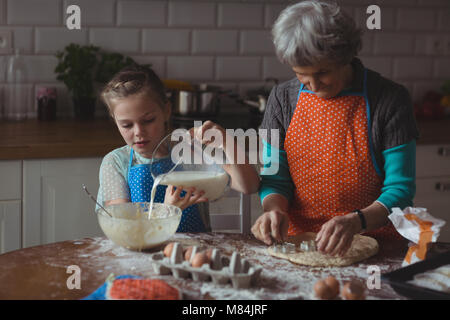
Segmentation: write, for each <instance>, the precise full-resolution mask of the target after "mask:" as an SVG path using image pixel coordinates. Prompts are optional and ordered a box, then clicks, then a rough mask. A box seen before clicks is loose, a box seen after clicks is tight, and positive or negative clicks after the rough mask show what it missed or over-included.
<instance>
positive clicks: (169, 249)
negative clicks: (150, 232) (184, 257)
mask: <svg viewBox="0 0 450 320" xmlns="http://www.w3.org/2000/svg"><path fill="white" fill-rule="evenodd" d="M174 244H175V242H171V243H169V244H168V245H166V247H165V248H164V251H163V252H164V255H165V256H166V257H170V255H171V254H172V249H173V245H174Z"/></svg>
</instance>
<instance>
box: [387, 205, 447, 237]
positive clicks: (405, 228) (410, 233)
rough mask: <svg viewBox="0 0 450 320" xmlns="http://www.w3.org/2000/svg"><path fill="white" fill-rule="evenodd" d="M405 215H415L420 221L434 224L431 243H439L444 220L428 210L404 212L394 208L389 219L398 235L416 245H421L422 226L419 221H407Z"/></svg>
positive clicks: (412, 209) (415, 209)
mask: <svg viewBox="0 0 450 320" xmlns="http://www.w3.org/2000/svg"><path fill="white" fill-rule="evenodd" d="M405 214H414V215H416V216H417V218H419V219H420V220H424V221H430V222H432V223H433V225H432V226H431V230H432V231H433V236H432V239H431V242H436V241H437V239H438V237H439V234H440V231H441V228H442V227H443V226H444V225H445V221H444V220H441V219H438V218H435V217H433V216H432V215H431V214H430V213H428V211H427V209H426V208H414V207H407V208H405V209H404V210H403V211H402V210H401V209H400V208H392V213H391V214H390V215H389V216H388V218H389V219H390V220H391V221H392V224H393V225H394V227H395V229H397V231H398V233H400V234H401V235H402V236H403V237H405V238H406V239H408V240H409V241H412V242H414V243H419V238H420V226H419V224H418V223H417V221H414V220H408V219H406V218H405Z"/></svg>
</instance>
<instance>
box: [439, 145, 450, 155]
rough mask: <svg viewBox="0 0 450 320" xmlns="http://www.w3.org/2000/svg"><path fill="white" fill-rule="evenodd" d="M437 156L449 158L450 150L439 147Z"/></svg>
mask: <svg viewBox="0 0 450 320" xmlns="http://www.w3.org/2000/svg"><path fill="white" fill-rule="evenodd" d="M438 155H440V156H443V157H448V156H450V148H446V147H439V149H438Z"/></svg>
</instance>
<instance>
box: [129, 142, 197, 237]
mask: <svg viewBox="0 0 450 320" xmlns="http://www.w3.org/2000/svg"><path fill="white" fill-rule="evenodd" d="M133 156H134V150H133V149H131V151H130V162H129V164H128V187H129V188H130V196H131V202H150V196H151V191H152V187H153V177H152V174H151V170H150V166H151V165H150V164H137V165H133ZM173 165H174V164H173V162H172V161H171V160H170V158H169V157H168V158H163V159H160V160H157V161H156V162H154V163H153V171H154V173H156V174H161V173H165V172H167V171H169V170H170V168H172V167H173ZM166 189H167V186H163V185H158V186H157V187H156V193H155V200H154V201H155V202H158V203H163V202H164V196H165V194H166ZM185 194H186V192H185V191H182V192H181V196H184V195H185ZM177 232H206V228H205V225H204V224H203V221H202V218H201V217H200V213H199V209H198V206H197V205H195V204H194V205H192V206H189V207H187V208H186V209H184V210H183V214H182V216H181V221H180V225H179V226H178V229H177Z"/></svg>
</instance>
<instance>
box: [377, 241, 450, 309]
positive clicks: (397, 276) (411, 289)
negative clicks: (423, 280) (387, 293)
mask: <svg viewBox="0 0 450 320" xmlns="http://www.w3.org/2000/svg"><path fill="white" fill-rule="evenodd" d="M448 264H450V250H448V251H446V252H444V253H440V254H437V255H435V256H433V257H431V258H429V259H425V260H423V261H419V262H416V263H413V264H411V265H409V266H406V267H403V268H400V269H397V270H394V271H392V272H389V273H385V274H382V275H381V280H382V281H384V282H386V283H388V284H389V285H390V286H391V287H392V288H393V289H394V290H395V291H396V292H397V293H399V294H401V295H403V296H406V297H408V298H412V299H421V300H423V299H446V300H448V299H450V293H448V292H441V291H437V290H432V289H428V288H424V287H419V286H416V285H414V284H412V283H409V282H408V281H410V280H413V279H414V276H415V275H417V274H420V273H424V272H426V271H428V270H433V269H436V268H438V267H441V266H444V265H448Z"/></svg>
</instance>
